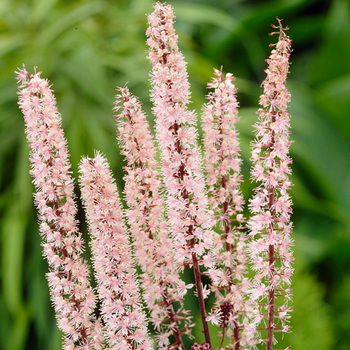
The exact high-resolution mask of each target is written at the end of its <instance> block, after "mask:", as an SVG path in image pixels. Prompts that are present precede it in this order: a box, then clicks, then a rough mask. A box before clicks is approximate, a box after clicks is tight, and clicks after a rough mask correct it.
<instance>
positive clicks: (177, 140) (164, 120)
mask: <svg viewBox="0 0 350 350" xmlns="http://www.w3.org/2000/svg"><path fill="white" fill-rule="evenodd" d="M148 22H149V27H148V29H147V36H148V40H147V44H148V45H149V48H150V50H149V54H148V58H149V60H150V62H151V63H152V74H151V83H152V93H151V98H152V101H153V112H154V114H155V116H156V131H157V137H158V141H159V144H160V148H161V151H162V162H163V164H162V165H163V175H164V182H165V186H166V189H167V192H168V193H167V206H168V217H169V221H170V225H171V227H172V229H173V234H174V236H175V239H176V240H177V259H178V260H179V261H180V262H181V261H183V262H184V264H187V265H192V266H193V271H194V275H195V283H196V289H197V294H198V301H199V307H200V312H201V318H202V323H203V330H204V335H205V340H206V342H207V343H208V344H210V334H209V328H208V324H207V321H206V311H205V304H204V294H203V286H202V283H201V278H200V276H201V271H200V263H203V265H204V263H205V261H204V260H202V257H203V256H204V254H205V252H206V249H207V248H210V247H211V245H212V240H213V238H212V232H211V231H210V230H209V228H211V225H212V224H211V218H210V217H209V215H208V213H207V203H208V201H207V198H206V196H205V194H204V180H203V176H202V174H201V169H200V156H199V151H198V146H197V145H196V138H197V133H196V128H195V126H196V118H195V115H194V113H193V112H191V111H189V110H188V109H187V107H186V105H187V104H188V103H189V97H190V92H189V83H188V79H187V72H186V63H185V61H184V58H183V55H182V54H181V53H180V52H179V49H178V46H177V36H176V34H175V30H174V26H173V24H174V13H173V9H172V7H171V6H170V5H162V4H160V3H157V4H155V6H154V12H153V13H152V14H151V15H150V16H149V17H148Z"/></svg>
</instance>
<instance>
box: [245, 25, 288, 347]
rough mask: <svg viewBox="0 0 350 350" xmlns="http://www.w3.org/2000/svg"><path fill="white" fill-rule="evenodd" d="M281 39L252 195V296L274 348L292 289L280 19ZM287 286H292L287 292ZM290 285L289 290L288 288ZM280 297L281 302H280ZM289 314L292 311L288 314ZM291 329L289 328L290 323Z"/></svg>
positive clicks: (272, 65)
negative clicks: (280, 312)
mask: <svg viewBox="0 0 350 350" xmlns="http://www.w3.org/2000/svg"><path fill="white" fill-rule="evenodd" d="M278 22H279V23H278V26H275V27H274V28H277V29H279V31H278V32H276V33H272V34H278V35H279V38H278V42H277V44H274V45H272V46H274V47H275V48H274V49H273V50H272V52H271V55H270V57H269V59H268V60H267V63H268V68H267V69H266V71H265V72H266V74H267V76H266V79H265V80H264V82H263V87H264V94H263V95H261V97H260V105H261V106H262V108H261V109H259V110H258V115H259V121H258V122H257V123H256V125H255V128H256V137H257V139H256V140H255V141H254V142H253V143H252V148H253V150H252V162H253V168H252V179H253V180H255V181H258V182H259V183H260V184H259V186H258V187H257V188H256V189H255V193H254V196H253V198H252V199H251V200H250V205H249V207H250V210H251V213H252V217H251V219H250V220H249V222H248V225H249V227H250V230H251V233H250V235H251V236H252V237H254V240H252V241H251V242H250V244H249V245H250V247H249V251H250V255H251V261H252V264H253V269H254V270H256V276H255V282H256V285H255V289H253V293H252V296H253V298H257V299H258V300H259V302H260V303H261V310H260V311H261V315H264V318H265V319H266V320H265V322H266V324H267V337H266V340H265V342H266V349H267V350H271V349H272V346H273V343H274V341H273V340H274V333H275V332H276V329H278V328H279V327H281V326H283V327H285V325H284V324H282V323H281V321H280V317H279V316H278V313H277V312H276V311H277V306H276V305H281V304H282V303H284V304H283V305H282V307H284V308H285V309H286V310H289V308H287V302H288V299H289V298H290V295H291V290H290V288H289V286H290V284H291V280H290V277H291V275H292V271H293V270H292V268H291V262H292V260H293V258H292V252H291V246H292V238H291V237H290V233H291V227H292V224H291V223H290V215H291V212H292V210H291V204H292V203H291V199H290V197H289V195H288V194H287V191H286V190H287V189H289V187H290V180H289V179H288V174H290V172H291V171H290V164H291V159H290V158H289V155H288V152H289V146H290V144H291V141H290V140H289V134H290V115H289V114H288V112H287V106H288V102H289V100H290V93H289V91H288V90H287V88H286V86H285V83H286V79H287V74H288V71H289V56H290V45H291V41H290V39H289V37H288V36H287V35H286V34H285V32H284V30H285V29H286V28H283V27H282V23H281V20H279V19H278ZM264 288H265V289H264ZM287 290H288V292H287ZM283 291H285V293H283ZM278 299H281V301H280V302H277V300H278ZM286 319H288V317H286ZM285 329H287V328H285ZM288 329H289V328H288Z"/></svg>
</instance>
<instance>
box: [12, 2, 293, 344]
mask: <svg viewBox="0 0 350 350" xmlns="http://www.w3.org/2000/svg"><path fill="white" fill-rule="evenodd" d="M278 21H279V25H278V26H274V28H276V29H278V31H277V34H278V35H279V39H278V42H277V44H274V45H272V46H275V47H274V49H273V50H272V53H271V56H270V58H269V59H268V60H267V63H268V68H267V69H266V74H267V77H266V79H265V80H264V82H263V87H264V93H263V95H262V96H261V97H260V105H261V107H262V108H260V109H259V110H258V114H259V121H258V122H257V123H256V125H255V129H256V139H255V140H254V141H253V143H252V145H253V150H252V158H251V159H252V162H253V167H252V179H253V180H254V181H257V182H258V183H259V185H258V187H257V188H256V189H255V190H254V196H253V197H252V199H251V200H250V201H249V205H248V206H249V210H250V212H251V215H250V217H249V218H248V220H246V219H245V217H244V216H243V208H244V199H243V196H242V193H241V189H240V185H241V183H242V175H241V163H242V160H241V157H240V146H239V139H238V130H237V128H236V123H237V122H238V119H239V118H238V102H237V99H236V88H235V85H234V84H233V81H234V77H233V75H232V74H230V73H228V74H226V75H225V74H224V73H223V72H222V70H221V71H219V70H214V77H213V79H212V81H211V83H209V84H208V88H209V89H210V92H209V94H208V96H207V99H208V102H207V103H206V104H205V105H204V107H203V124H202V125H203V132H204V138H203V144H204V166H202V161H203V160H202V156H201V152H200V148H199V146H198V134H197V130H196V124H197V121H196V116H195V114H194V113H193V112H192V111H190V110H189V109H188V107H187V106H188V103H189V102H190V91H189V83H188V79H187V72H186V63H185V61H184V58H183V55H182V54H181V52H180V51H179V48H178V45H177V36H176V34H175V30H174V13H173V9H172V7H171V6H170V5H164V4H161V3H156V4H155V6H154V11H153V13H152V14H151V15H150V16H149V17H148V22H149V28H148V30H147V36H148V40H147V44H148V46H149V54H148V58H149V60H150V62H151V64H152V73H151V84H152V90H151V99H152V102H153V113H154V115H155V122H156V141H157V144H158V146H159V148H160V155H161V166H160V167H159V169H158V163H157V151H156V147H155V144H154V141H153V138H152V136H151V132H150V129H149V126H148V123H147V119H146V115H145V113H144V112H143V111H142V106H141V102H140V101H139V100H138V98H137V97H136V96H134V95H132V94H131V93H130V91H129V89H128V88H127V87H123V88H117V96H116V100H115V107H114V112H115V117H116V122H117V128H118V141H119V145H120V149H121V153H122V155H123V156H124V157H125V160H126V165H125V167H124V170H125V175H124V181H125V188H124V194H125V199H126V205H127V208H126V210H123V209H122V205H121V202H120V198H119V195H118V190H117V187H116V184H115V182H114V180H113V177H112V173H111V171H110V169H109V166H108V163H107V160H106V159H105V158H104V157H103V156H102V155H101V154H100V153H98V152H97V153H96V154H95V157H94V158H83V159H82V161H81V163H80V168H79V169H80V173H81V175H80V184H81V195H82V200H83V203H84V207H85V211H86V218H87V222H88V224H89V232H90V235H91V248H92V249H91V250H92V260H93V267H94V272H95V278H96V282H97V287H96V291H97V293H98V298H99V303H97V302H96V300H95V294H94V291H93V289H92V287H91V286H90V284H89V280H88V275H89V269H88V267H87V266H86V264H85V263H84V261H83V259H82V252H83V240H82V238H81V234H80V233H79V232H78V228H77V222H76V220H75V216H76V207H75V203H74V196H73V180H72V177H71V173H70V170H69V163H68V154H67V145H66V140H65V138H64V135H63V131H62V128H61V119H60V115H59V113H58V112H57V109H56V106H55V99H54V97H53V94H52V91H51V89H50V87H49V85H48V82H47V81H46V80H43V79H41V78H40V74H39V73H36V74H34V75H31V74H29V73H28V72H27V71H26V70H25V69H20V70H19V71H18V72H17V78H18V81H19V83H20V86H19V90H20V92H19V94H20V99H19V104H20V107H21V109H22V111H23V114H24V118H25V122H26V133H27V137H28V140H29V143H30V147H31V163H32V169H31V174H32V176H33V178H34V184H35V187H36V193H35V202H36V205H37V207H38V210H39V218H40V230H41V233H42V236H43V247H44V255H45V257H46V258H47V260H48V263H49V266H50V272H49V273H48V280H49V286H50V292H51V298H52V301H53V303H54V306H55V309H56V317H57V321H58V325H59V327H60V329H61V330H62V331H63V333H64V336H65V343H64V344H65V345H64V346H65V349H66V350H68V349H69V350H84V349H85V350H88V349H91V350H92V349H94V350H99V349H106V350H107V349H118V350H150V349H153V348H154V347H156V348H157V349H159V350H166V349H179V350H185V345H184V344H186V340H188V339H189V338H191V329H192V327H193V326H194V323H193V318H195V315H191V311H190V310H186V309H185V306H184V305H185V304H186V302H185V298H186V297H187V294H190V293H192V292H189V293H188V290H190V289H192V287H193V286H194V287H195V288H194V291H193V293H192V294H194V296H196V298H197V300H198V307H199V312H200V318H201V321H202V327H203V335H204V341H202V340H203V339H201V340H197V341H198V342H195V341H193V342H192V345H191V349H192V350H196V349H197V350H213V349H214V345H213V342H212V341H211V335H212V333H213V332H212V329H210V328H209V326H208V322H212V324H214V325H216V326H218V327H219V328H220V332H219V335H220V336H221V339H220V345H219V346H218V349H219V350H220V349H223V348H225V349H226V350H229V349H230V350H243V349H256V347H257V346H258V344H259V343H261V342H262V343H265V345H266V350H273V345H274V343H275V342H276V339H275V335H276V333H279V332H288V331H289V329H290V327H289V325H288V321H289V317H290V314H289V311H291V307H290V306H289V305H288V300H289V299H290V298H291V288H290V278H291V275H292V272H293V269H292V266H291V264H292V261H293V256H292V252H291V246H292V239H291V237H290V234H291V231H292V224H291V222H290V216H291V204H292V203H291V198H290V196H289V194H288V191H289V189H290V187H291V181H290V179H289V177H288V176H289V174H290V172H291V170H290V164H291V159H290V157H289V146H290V143H291V141H290V140H289V134H290V116H289V114H288V112H287V105H288V102H289V100H290V94H289V92H288V90H287V89H286V86H285V82H286V78H287V74H288V70H289V55H290V39H289V37H288V36H287V35H286V34H285V32H284V31H285V28H283V27H282V24H281V21H280V20H278ZM273 34H276V33H273ZM204 175H205V176H204ZM248 230H249V233H248V232H247V231H248ZM136 264H137V265H136ZM188 271H191V272H192V273H193V280H194V283H193V284H192V283H189V282H187V283H185V282H184V281H183V280H182V279H181V278H180V276H181V275H182V274H183V273H184V272H186V273H187V272H188ZM203 276H205V281H206V284H205V285H204V284H203V281H204V279H203V280H202V277H203ZM248 276H252V277H251V278H250V277H249V278H248ZM209 280H210V281H209ZM208 281H209V282H208ZM210 294H211V296H213V297H215V301H214V302H213V306H212V308H211V310H209V308H208V305H206V304H205V299H206V298H207V297H208V296H209V295H210ZM144 305H145V306H147V309H148V311H146V310H145V309H144ZM97 306H99V307H100V310H96V307H97ZM96 312H98V313H99V314H101V317H102V320H101V321H100V320H99V319H98V318H97V317H96V316H95V313H96ZM207 312H208V313H207ZM197 318H199V317H197ZM148 323H152V324H153V329H154V331H155V335H154V336H153V335H151V334H150V332H149V331H148V327H147V326H148ZM259 331H262V332H261V334H259V333H258V332H259ZM214 344H215V343H214Z"/></svg>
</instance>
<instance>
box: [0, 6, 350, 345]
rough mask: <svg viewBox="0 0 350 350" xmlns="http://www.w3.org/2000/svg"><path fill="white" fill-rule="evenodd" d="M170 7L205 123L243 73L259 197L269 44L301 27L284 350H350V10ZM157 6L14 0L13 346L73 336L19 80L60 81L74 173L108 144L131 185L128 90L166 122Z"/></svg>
mask: <svg viewBox="0 0 350 350" xmlns="http://www.w3.org/2000/svg"><path fill="white" fill-rule="evenodd" d="M168 3H170V4H172V5H173V6H174V9H175V14H176V17H177V22H176V29H177V34H178V35H179V45H180V48H181V50H182V51H183V53H184V55H185V58H186V60H187V62H188V72H189V77H190V82H191V86H192V88H191V90H192V100H193V105H192V108H193V109H195V110H196V111H197V112H198V114H199V115H200V113H201V106H202V104H203V102H204V96H205V94H206V93H207V92H206V89H205V86H206V84H207V82H208V81H209V80H210V78H211V76H212V74H213V67H215V68H220V67H221V65H222V66H223V70H224V72H232V73H233V74H234V75H235V76H236V77H237V79H236V86H237V88H238V99H239V101H240V106H241V109H240V117H241V120H240V122H239V124H238V128H239V130H240V132H241V136H240V139H241V142H242V153H243V158H244V165H243V173H244V176H245V183H244V184H243V192H244V195H245V198H246V199H248V198H249V196H250V194H251V191H252V188H253V186H254V184H250V183H249V168H250V161H249V157H250V155H249V153H250V148H249V142H250V140H251V139H252V137H253V134H252V131H253V127H252V124H253V123H254V122H255V120H256V118H257V116H256V110H257V108H258V103H257V101H258V98H259V95H260V94H261V93H262V90H261V88H260V84H261V82H262V80H263V79H264V78H265V74H264V69H265V68H266V62H265V61H264V60H265V59H266V58H267V57H268V55H269V52H270V48H269V47H268V45H269V43H270V42H274V40H276V38H275V37H272V38H271V37H269V36H268V33H269V32H270V31H271V27H270V24H271V23H276V16H278V17H280V18H284V24H285V25H288V26H289V27H290V30H289V32H288V35H289V36H290V37H291V39H292V40H293V43H292V46H293V49H294V51H293V53H292V57H291V61H292V65H291V73H290V76H289V80H288V89H289V90H290V91H291V94H292V102H291V103H290V113H291V115H292V128H293V133H292V139H293V140H294V143H293V145H292V148H291V154H292V157H293V159H294V161H293V176H292V177H293V182H294V187H293V189H292V197H293V201H294V214H293V220H294V225H295V230H294V238H295V258H296V261H295V275H294V278H293V280H294V283H293V288H294V292H295V299H294V304H293V306H294V313H293V316H292V320H291V324H292V326H293V333H292V334H288V335H287V336H286V337H285V338H284V340H283V341H282V342H281V343H280V344H279V346H278V348H282V347H283V346H287V345H288V344H291V345H292V349H294V350H304V349H318V350H330V349H337V350H347V349H349V345H348V344H350V210H349V207H350V164H349V163H350V121H349V111H350V65H349V62H350V39H349V38H350V4H349V2H348V1H347V0H333V1H331V0H330V1H321V0H319V1H317V0H279V1H258V0H256V1H243V0H221V1H219V0H187V1H177V0H174V1H169V2H168ZM151 11H152V1H150V0H129V1H127V0H125V1H122V0H114V1H110V0H95V1H91V0H90V1H88V0H76V1H72V0H60V1H58V0H29V1H28V0H1V2H0V133H1V135H0V155H1V157H0V188H1V194H0V217H1V219H0V229H1V236H0V239H1V241H0V244H1V245H0V259H1V260H0V263H1V270H0V283H1V289H0V325H1V326H0V349H4V350H22V349H27V350H29V349H36V350H58V349H60V341H61V334H60V333H59V331H58V329H57V327H56V324H55V319H54V315H53V310H52V308H51V305H50V300H49V294H48V287H47V283H46V280H45V273H46V272H47V264H46V262H45V261H44V260H43V258H42V256H41V247H40V237H39V234H38V227H37V217H36V211H35V209H34V207H33V204H32V203H33V201H32V192H33V185H32V184H31V178H30V176H29V173H28V171H29V161H28V153H29V148H28V146H27V141H26V139H25V135H24V122H23V117H22V115H21V113H20V111H19V109H18V107H17V96H16V82H15V74H14V71H15V70H16V69H17V67H21V66H22V65H23V64H25V65H26V68H27V69H28V70H29V71H33V67H34V66H37V67H38V70H39V71H42V72H43V74H42V77H44V78H48V79H49V80H50V81H51V83H52V84H53V88H54V90H55V94H56V97H57V104H58V109H59V111H60V112H61V114H62V118H63V127H64V129H65V133H66V137H67V139H68V144H69V148H70V155H71V162H72V169H73V172H74V174H75V175H77V167H78V163H79V160H80V157H81V156H82V155H90V156H92V155H93V151H94V149H98V150H101V151H102V152H103V153H104V154H106V156H107V158H108V159H109V161H110V163H111V166H112V168H113V170H114V174H115V176H116V179H117V183H118V185H119V187H120V189H122V187H123V181H122V165H123V160H122V158H121V156H120V155H119V150H118V148H117V142H116V140H115V135H116V132H115V122H114V118H113V113H112V107H113V99H114V94H115V91H114V90H115V86H116V85H121V86H123V85H124V84H125V83H126V82H128V85H129V87H130V89H131V91H132V92H133V93H135V94H136V95H138V96H139V97H140V98H141V100H142V101H143V103H144V106H145V109H146V111H147V112H148V115H149V121H150V123H151V125H153V117H152V115H151V112H150V110H151V105H150V102H149V97H148V94H149V89H150V85H149V81H148V78H149V70H150V64H149V62H148V61H147V59H146V50H147V47H146V45H145V40H146V38H145V30H146V25H147V19H146V16H145V14H147V13H150V12H151ZM77 191H78V190H77ZM77 195H78V192H77ZM79 206H80V211H79V216H80V217H79V220H80V222H82V224H81V228H82V230H84V232H86V228H85V226H84V224H83V221H84V214H83V212H82V210H81V204H80V202H79ZM86 254H87V256H88V254H89V249H87V252H86ZM188 302H191V300H190V298H189V299H188ZM196 332H197V333H198V332H200V331H199V330H196Z"/></svg>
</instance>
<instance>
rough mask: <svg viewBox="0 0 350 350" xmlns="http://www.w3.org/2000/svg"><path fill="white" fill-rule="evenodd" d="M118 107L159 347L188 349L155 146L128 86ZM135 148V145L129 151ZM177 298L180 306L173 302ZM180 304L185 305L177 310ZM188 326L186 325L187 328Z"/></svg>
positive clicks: (135, 230) (139, 256)
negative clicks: (185, 345)
mask: <svg viewBox="0 0 350 350" xmlns="http://www.w3.org/2000/svg"><path fill="white" fill-rule="evenodd" d="M117 91H118V94H117V96H116V101H115V105H116V107H115V108H114V110H115V112H116V120H117V129H118V134H119V135H118V136H119V137H118V139H119V143H120V148H121V153H122V154H123V155H124V156H125V158H126V161H127V165H126V167H125V171H126V175H125V177H124V179H125V189H124V192H125V195H126V201H127V204H128V206H129V210H128V211H127V216H128V219H129V224H130V227H131V234H132V238H133V241H134V243H133V245H134V248H135V256H136V260H137V262H138V264H139V266H140V267H141V270H142V287H143V290H144V299H145V301H146V303H147V306H148V309H149V311H150V313H151V315H152V318H151V321H154V320H160V321H159V322H153V323H154V327H155V329H156V331H157V333H158V334H159V336H158V337H157V339H158V345H159V346H160V347H162V346H167V345H169V344H170V341H169V339H168V338H169V337H170V336H171V335H173V336H174V339H175V343H173V344H171V347H176V348H178V349H184V345H183V342H182V339H181V332H180V329H188V330H190V327H191V326H192V322H191V318H190V317H189V316H187V315H186V313H187V312H186V311H185V310H183V297H184V295H185V294H186V288H183V282H182V281H181V279H180V272H181V271H182V269H183V266H182V264H180V263H179V262H178V261H177V260H176V252H175V250H174V241H173V238H172V237H171V234H170V228H168V225H167V222H166V220H165V217H164V208H165V207H164V202H163V199H162V197H161V181H160V175H159V173H158V171H157V169H156V167H157V164H156V150H155V147H154V145H153V140H152V137H151V134H150V130H149V126H148V123H147V120H146V116H145V114H144V113H143V111H142V108H141V103H140V102H139V100H138V99H137V98H136V97H135V96H133V95H132V94H131V93H130V91H129V89H128V88H127V87H124V88H118V89H117ZM131 149H132V151H130V150H131ZM175 304H179V305H180V308H179V307H178V306H179V305H176V308H174V305H175ZM176 309H180V310H182V311H181V312H175V310H176ZM182 332H183V331H182Z"/></svg>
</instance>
